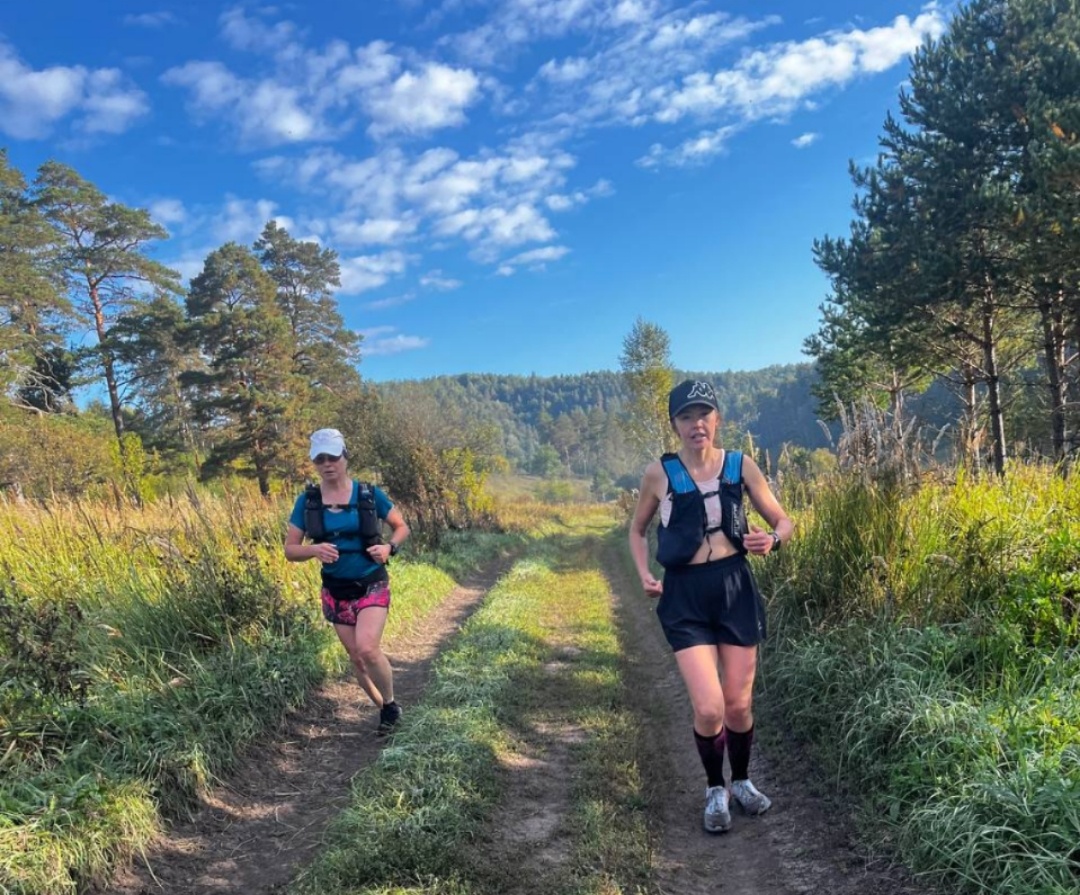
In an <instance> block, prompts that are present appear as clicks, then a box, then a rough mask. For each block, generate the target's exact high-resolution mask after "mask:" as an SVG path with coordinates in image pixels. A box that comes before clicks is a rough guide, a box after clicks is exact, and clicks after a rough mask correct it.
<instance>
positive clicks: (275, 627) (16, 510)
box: [0, 493, 490, 895]
mask: <svg viewBox="0 0 1080 895" xmlns="http://www.w3.org/2000/svg"><path fill="white" fill-rule="evenodd" d="M287 509H288V508H287V507H286V506H285V504H268V503H265V502H263V501H259V500H255V501H249V500H246V499H244V498H242V497H231V496H228V495H226V496H225V497H224V498H220V499H211V498H207V497H206V496H204V495H201V494H195V493H193V494H191V495H190V496H189V498H188V499H187V500H185V501H170V502H167V503H162V504H158V505H155V506H151V507H148V508H146V509H144V510H134V509H131V508H126V509H122V510H121V509H117V508H115V507H113V506H109V505H105V504H102V505H95V506H88V505H80V504H63V503H60V502H54V503H52V504H49V505H48V506H47V507H45V508H43V509H35V508H33V507H12V506H0V567H2V568H3V569H4V570H5V572H6V575H5V582H6V583H4V584H3V585H2V586H0V647H2V648H0V680H2V681H3V684H0V892H11V893H18V895H62V893H75V892H80V891H83V890H85V889H86V888H88V887H90V886H92V885H94V884H96V883H100V882H102V881H104V880H105V879H107V878H108V877H109V876H110V875H111V873H112V872H113V870H114V868H115V867H117V866H118V865H120V864H122V863H124V862H125V861H127V860H129V859H130V857H131V856H132V855H133V854H134V853H135V852H137V851H138V850H139V849H141V848H143V847H144V846H145V845H146V843H147V842H148V841H149V839H150V838H151V837H152V836H153V834H154V833H155V831H156V830H157V829H158V828H159V827H160V825H161V824H162V822H163V821H164V820H167V819H168V818H169V817H173V816H177V815H180V814H182V813H183V812H184V811H186V810H187V808H188V807H189V806H190V805H191V804H192V801H193V800H194V798H195V797H196V796H197V795H198V794H200V793H203V792H204V791H205V790H206V789H207V788H208V787H209V786H211V785H213V783H214V782H216V781H217V780H218V779H220V778H221V777H223V776H224V775H225V774H227V773H228V771H229V770H230V768H231V767H232V766H233V765H234V763H235V761H236V759H237V757H238V756H239V754H240V752H242V750H243V749H244V747H245V746H246V745H247V744H249V743H251V742H252V741H254V740H255V739H256V738H257V737H258V736H260V735H261V734H262V733H263V732H264V731H265V730H267V729H268V728H271V727H273V726H275V725H276V724H277V723H279V721H280V719H281V718H282V717H283V716H284V714H285V712H286V711H287V709H288V708H289V707H290V706H294V705H297V704H299V703H300V702H301V701H302V700H303V699H304V698H305V696H306V694H307V693H308V691H309V690H310V689H311V688H312V687H313V686H314V685H315V684H316V683H318V682H319V681H320V680H321V679H322V678H324V677H325V676H326V675H327V674H328V673H331V672H337V671H341V670H343V669H344V665H345V662H344V652H343V651H342V650H341V649H340V647H339V646H337V642H336V638H335V637H334V636H333V631H332V629H331V628H330V627H329V626H328V625H326V624H325V623H324V622H323V620H322V617H321V612H320V611H319V604H318V583H317V582H318V570H317V567H316V564H315V563H301V564H296V563H287V562H286V561H285V560H284V557H283V555H282V550H281V538H282V536H283V530H284V521H283V520H284V519H285V518H286V516H287ZM457 544H458V545H459V546H460V547H461V555H458V554H456V553H455V552H454V551H453V550H452V549H451V550H449V551H444V553H443V554H442V555H441V557H440V558H442V559H445V560H447V565H448V566H450V567H452V568H454V569H455V570H467V569H474V568H476V567H477V565H478V563H479V562H480V561H481V560H482V558H484V557H485V556H486V554H484V553H483V552H482V551H481V550H480V549H478V548H477V547H475V546H472V545H470V543H469V539H468V537H467V536H463V537H460V538H458V539H457ZM489 546H490V544H489ZM453 586H454V579H453V578H452V577H451V575H450V574H447V572H446V571H444V570H442V569H439V568H436V567H434V566H432V565H430V564H428V563H424V562H420V561H417V560H416V559H415V558H413V559H410V558H408V557H402V558H401V559H399V560H397V561H395V564H394V569H393V590H394V624H393V625H391V626H390V629H389V630H388V636H387V642H388V645H391V646H392V643H393V639H394V637H396V636H400V635H401V634H402V633H405V632H407V631H408V630H410V629H412V628H414V627H415V626H416V625H418V624H420V623H422V620H423V618H424V617H425V616H426V615H427V614H428V613H429V612H431V611H432V610H433V609H435V607H437V606H438V604H439V603H440V602H441V601H442V600H443V599H445V597H446V596H447V595H448V594H449V592H450V590H451V589H452V588H453Z"/></svg>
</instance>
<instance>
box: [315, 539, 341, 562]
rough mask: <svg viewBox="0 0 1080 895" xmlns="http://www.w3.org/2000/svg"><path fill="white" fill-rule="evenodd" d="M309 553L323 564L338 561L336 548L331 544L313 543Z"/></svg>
mask: <svg viewBox="0 0 1080 895" xmlns="http://www.w3.org/2000/svg"><path fill="white" fill-rule="evenodd" d="M311 555H312V556H314V557H315V559H317V560H318V561H319V562H321V563H322V564H323V565H326V564H328V563H332V562H337V561H338V556H339V554H338V549H337V547H335V546H334V545H333V544H315V545H314V546H312V548H311Z"/></svg>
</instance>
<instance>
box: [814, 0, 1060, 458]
mask: <svg viewBox="0 0 1080 895" xmlns="http://www.w3.org/2000/svg"><path fill="white" fill-rule="evenodd" d="M880 146H881V151H880V154H879V156H878V159H877V161H876V162H875V163H874V164H873V165H870V166H868V167H856V166H855V165H852V178H853V181H854V184H855V187H856V190H857V193H856V198H855V202H854V210H855V219H854V221H853V223H852V225H851V231H850V234H849V235H848V236H846V237H842V238H832V237H825V238H822V239H821V240H819V241H818V242H817V243H816V245H815V255H816V260H817V263H818V265H819V266H820V267H821V269H822V270H823V271H824V272H825V273H826V274H827V275H828V276H829V278H830V280H831V283H832V291H831V295H830V296H829V298H828V300H827V302H826V303H825V305H823V307H822V322H821V326H820V329H819V330H818V332H817V333H816V334H815V335H813V336H811V337H810V338H808V339H807V341H806V349H807V353H808V354H809V355H810V356H811V357H813V358H815V359H816V361H817V364H818V369H819V372H820V376H821V378H820V381H819V382H818V383H817V384H816V385H815V387H814V388H815V394H817V395H818V397H819V398H820V399H821V400H822V409H823V411H824V412H825V413H826V414H827V415H829V416H835V412H833V413H830V412H829V408H830V405H831V406H832V408H833V410H834V411H835V408H836V406H837V405H836V403H835V401H836V399H837V398H839V400H840V401H841V402H843V403H845V404H850V403H856V402H859V401H871V402H874V403H876V404H877V405H879V406H881V407H885V408H888V410H889V412H890V413H891V416H892V418H893V420H894V421H895V423H896V425H898V426H901V425H903V424H904V423H903V421H904V419H905V418H907V417H909V416H910V413H911V398H912V396H913V395H918V394H920V393H923V392H924V391H926V390H927V389H928V388H930V387H931V385H934V386H936V387H937V388H938V389H941V388H942V387H947V388H948V389H949V390H950V391H951V393H952V403H953V404H954V405H955V406H956V407H957V409H958V412H957V414H956V416H955V417H954V418H953V421H954V422H955V424H956V425H955V433H956V438H955V442H954V443H955V445H956V448H957V452H958V454H959V456H960V458H962V459H963V461H964V462H965V463H967V464H969V465H972V466H975V467H978V466H980V465H987V466H989V467H990V468H991V469H993V470H995V471H997V472H999V473H1000V472H1001V471H1002V470H1003V469H1004V466H1005V463H1006V460H1007V458H1008V456H1009V454H1010V452H1011V451H1012V450H1014V449H1015V447H1016V446H1018V445H1022V446H1023V448H1024V449H1025V450H1027V451H1028V452H1031V453H1034V454H1036V455H1040V456H1044V457H1049V458H1052V459H1053V460H1055V461H1061V460H1064V459H1066V458H1069V457H1070V456H1071V455H1072V454H1074V453H1075V452H1076V450H1077V447H1078V445H1080V354H1078V349H1080V3H1078V2H1076V0H1069V2H1062V0H1053V2H1049V0H973V2H971V3H969V4H967V5H966V6H965V7H963V8H961V9H959V10H958V11H957V13H956V16H955V17H954V18H953V20H952V22H951V25H950V27H949V30H948V32H947V33H946V34H945V35H944V36H943V37H942V38H941V39H940V40H938V41H936V42H932V43H928V44H927V45H925V46H924V47H923V48H922V49H920V50H919V51H918V52H917V53H916V54H915V56H914V57H913V59H912V63H911V74H910V78H909V86H908V87H907V88H906V89H905V90H903V91H902V92H901V94H900V118H899V119H896V118H893V117H892V116H889V117H888V118H887V119H886V121H885V124H884V129H883V133H882V136H881V138H880ZM937 403H938V404H939V405H941V404H942V402H941V401H937Z"/></svg>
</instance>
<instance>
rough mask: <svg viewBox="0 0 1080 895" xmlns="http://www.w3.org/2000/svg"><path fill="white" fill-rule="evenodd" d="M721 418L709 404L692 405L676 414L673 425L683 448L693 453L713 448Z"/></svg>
mask: <svg viewBox="0 0 1080 895" xmlns="http://www.w3.org/2000/svg"><path fill="white" fill-rule="evenodd" d="M719 423H720V416H719V414H717V412H716V411H715V410H713V409H712V408H711V407H709V406H708V405H707V404H691V405H690V406H689V407H687V408H684V409H683V410H680V411H679V412H678V413H677V414H675V418H674V419H673V420H672V425H673V426H674V427H675V434H676V435H678V436H679V440H680V441H681V442H682V443H683V446H684V447H686V448H689V449H690V450H692V451H702V450H705V449H706V448H708V447H711V446H712V445H713V443H714V442H715V439H716V427H717V426H718V425H719Z"/></svg>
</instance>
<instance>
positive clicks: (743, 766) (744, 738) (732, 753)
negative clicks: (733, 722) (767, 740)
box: [727, 725, 754, 780]
mask: <svg viewBox="0 0 1080 895" xmlns="http://www.w3.org/2000/svg"><path fill="white" fill-rule="evenodd" d="M753 742H754V727H753V725H751V726H750V729H749V730H748V731H746V732H745V733H739V732H738V731H737V730H730V729H729V730H728V732H727V754H728V761H730V762H731V779H732V780H749V779H750V746H751V745H752V744H753Z"/></svg>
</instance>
